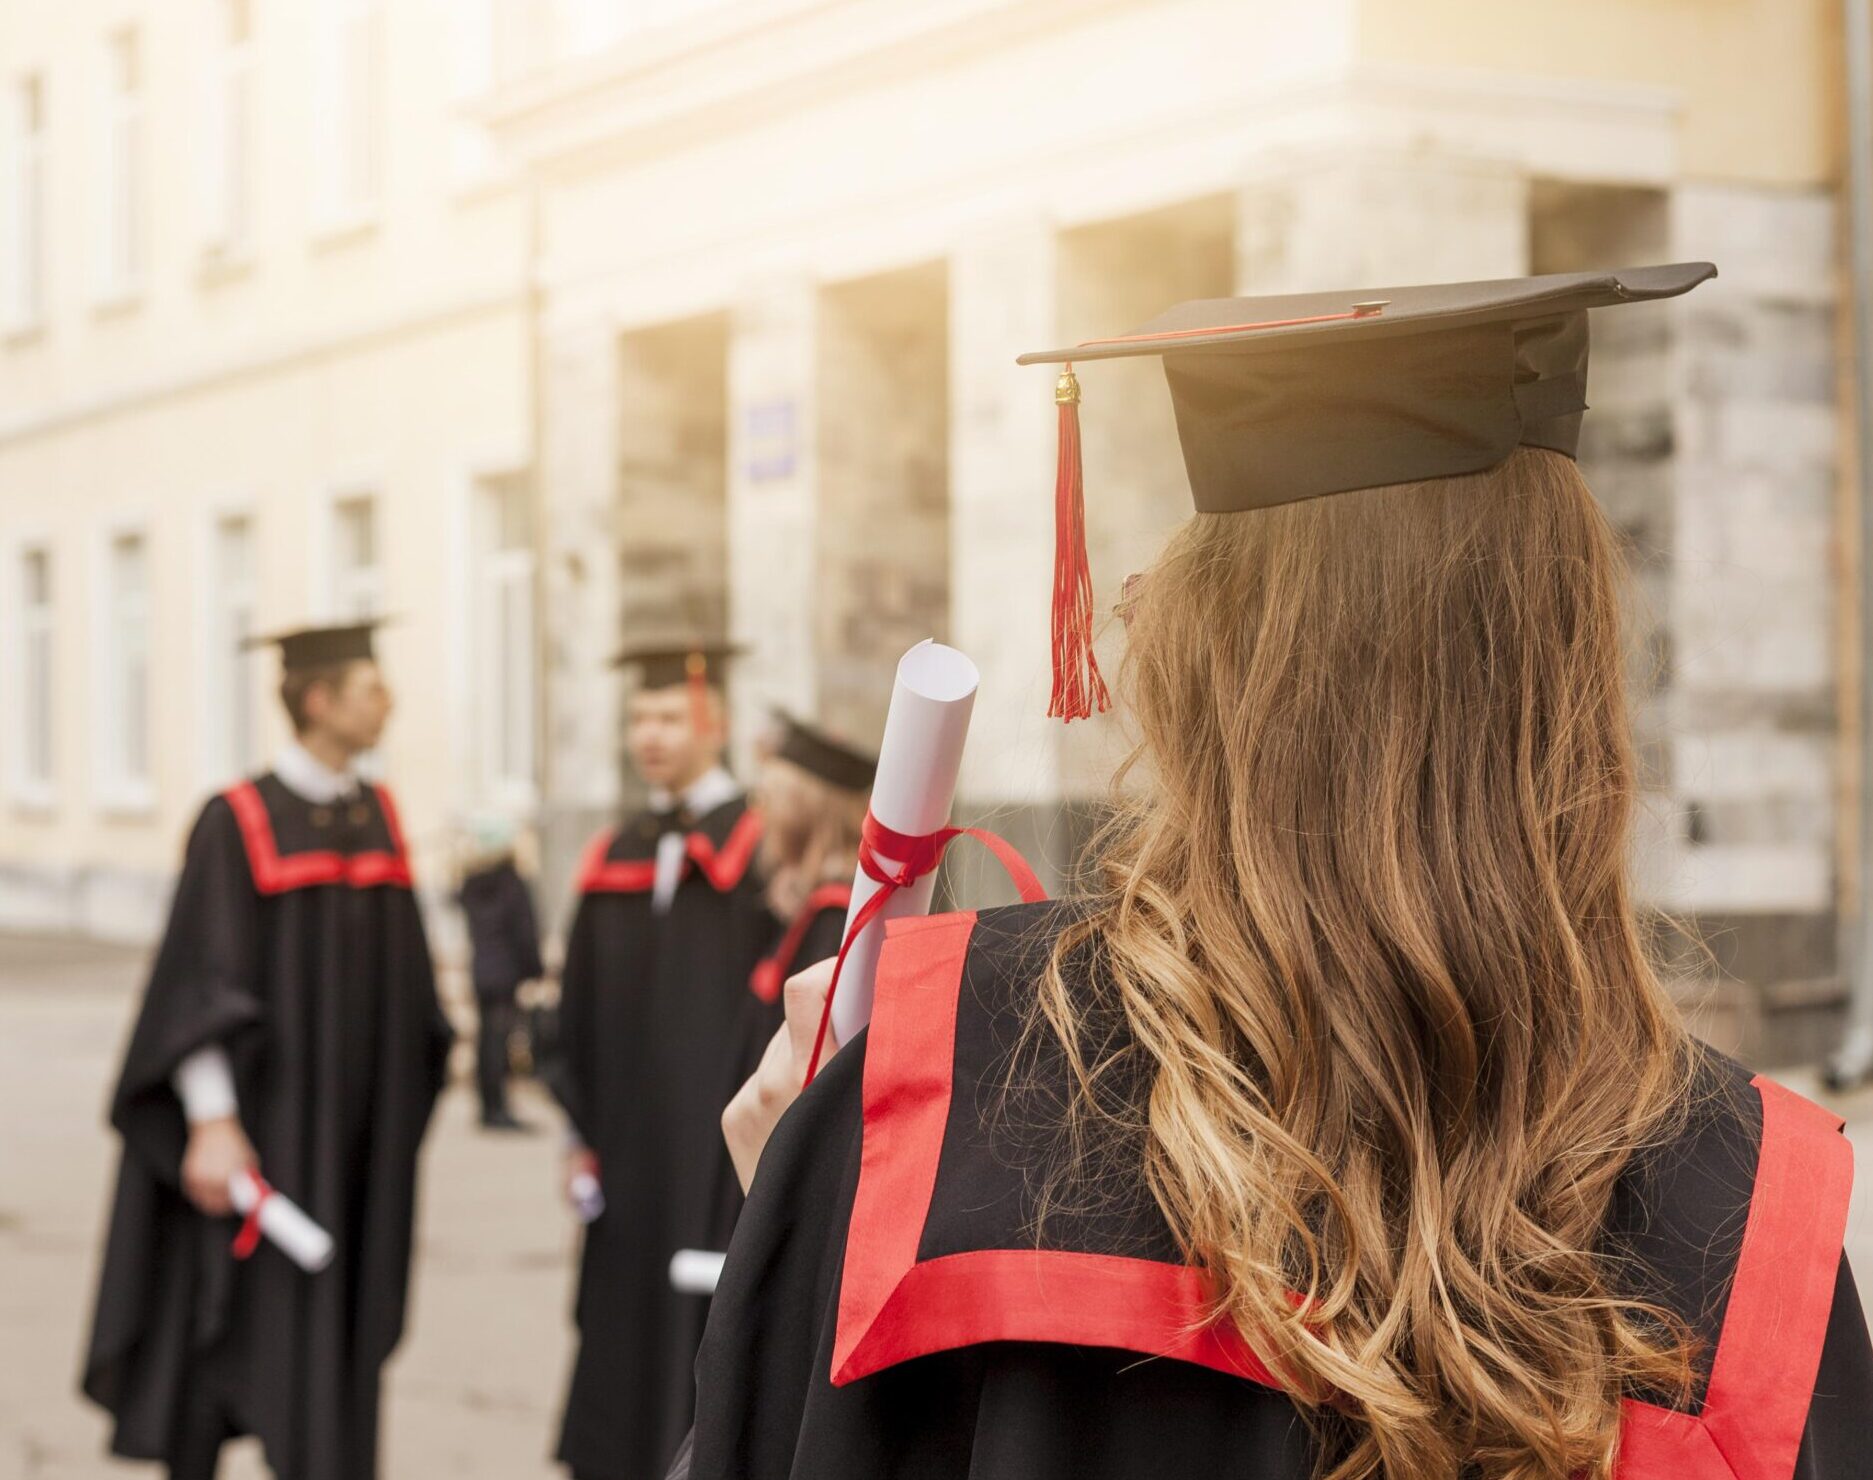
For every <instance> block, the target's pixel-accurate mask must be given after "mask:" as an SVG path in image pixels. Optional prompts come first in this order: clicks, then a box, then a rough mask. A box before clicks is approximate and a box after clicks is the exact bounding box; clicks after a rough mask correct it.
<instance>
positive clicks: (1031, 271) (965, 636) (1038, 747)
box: [949, 219, 1060, 809]
mask: <svg viewBox="0 0 1873 1480" xmlns="http://www.w3.org/2000/svg"><path fill="white" fill-rule="evenodd" d="M1054 264H1055V239H1054V232H1053V229H1052V228H1051V227H1050V226H1049V225H1048V224H1047V223H1045V222H1044V221H1041V220H1038V219H1034V220H1025V219H1024V220H1020V221H1015V222H1008V223H1004V224H1002V225H999V226H997V227H995V228H992V229H988V230H984V231H982V232H981V233H979V234H977V235H974V236H972V237H970V238H969V239H968V240H966V241H964V242H962V243H960V244H959V245H958V246H957V247H956V249H955V251H954V253H953V255H952V256H951V258H950V303H949V326H950V330H949V332H950V355H949V378H950V458H949V462H950V551H951V555H950V630H951V632H952V633H954V642H955V644H956V646H957V647H959V648H961V649H962V650H963V651H964V652H966V653H967V654H968V655H969V656H970V657H971V658H973V659H974V660H975V662H976V665H977V667H978V668H980V669H981V671H982V687H981V691H980V693H979V695H978V696H977V699H976V708H975V718H974V721H973V725H972V728H971V730H970V735H969V752H968V755H967V756H966V757H965V759H964V763H963V775H962V782H961V790H962V793H963V795H964V796H965V797H966V798H967V799H968V801H969V804H970V805H971V806H972V807H975V808H978V809H982V808H995V807H1005V806H1011V805H1013V806H1027V807H1043V808H1045V807H1051V806H1052V805H1053V804H1054V803H1056V802H1057V801H1058V799H1059V797H1060V774H1059V748H1058V744H1057V739H1056V733H1057V729H1058V721H1055V720H1049V719H1048V718H1047V701H1048V695H1049V687H1050V683H1051V677H1050V669H1049V667H1048V611H1049V604H1050V601H1051V594H1052V590H1053V584H1052V582H1053V538H1054V523H1053V477H1054V444H1055V412H1054V400H1053V382H1054V375H1053V372H1052V371H1051V370H1049V369H1045V368H1041V369H1027V370H1023V369H1020V368H1019V367H1017V366H1016V365H1015V362H1014V361H1015V356H1016V355H1018V354H1020V353H1021V352H1022V351H1024V350H1031V349H1038V348H1045V347H1046V346H1048V345H1051V344H1052V343H1053V341H1054V336H1055V333H1056V327H1055V325H1056V314H1055V282H1054Z"/></svg>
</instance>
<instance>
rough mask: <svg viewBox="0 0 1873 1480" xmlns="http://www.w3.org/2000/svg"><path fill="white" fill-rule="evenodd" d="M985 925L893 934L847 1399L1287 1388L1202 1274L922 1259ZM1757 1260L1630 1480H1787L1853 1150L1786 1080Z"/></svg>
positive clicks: (854, 1268)
mask: <svg viewBox="0 0 1873 1480" xmlns="http://www.w3.org/2000/svg"><path fill="white" fill-rule="evenodd" d="M975 922H976V917H975V915H974V914H972V913H961V914H950V915H933V916H929V917H927V918H923V919H903V920H894V921H892V922H891V923H890V924H889V925H888V926H887V927H886V942H885V946H884V949H883V951H882V953H881V955H880V958H879V962H878V971H877V986H876V994H875V998H874V1004H873V1009H872V1020H871V1029H870V1033H869V1035H868V1038H867V1047H866V1051H865V1074H864V1091H863V1095H864V1129H863V1144H862V1148H861V1154H860V1170H859V1183H858V1189H857V1192H856V1195H855V1197H854V1200H853V1206H852V1217H851V1224H850V1228H849V1232H848V1236H847V1241H846V1254H845V1267H844V1272H843V1276H842V1282H841V1285H840V1291H839V1312H838V1326H837V1330H836V1333H835V1337H834V1343H833V1354H832V1381H833V1383H834V1384H835V1385H836V1386H843V1385H845V1384H846V1383H850V1382H855V1381H857V1380H858V1379H860V1378H863V1377H866V1376H869V1375H870V1374H871V1373H874V1372H878V1371H881V1370H882V1369H884V1368H886V1367H891V1366H894V1365H896V1364H897V1363H899V1362H904V1361H908V1360H910V1359H911V1358H913V1357H919V1356H924V1355H927V1354H929V1353H931V1352H938V1351H948V1350H952V1349H954V1348H957V1347H963V1346H973V1345H977V1344H979V1343H982V1342H990V1341H1028V1342H1059V1343H1065V1344H1070V1345H1078V1346H1102V1347H1113V1348H1117V1349H1120V1350H1124V1351H1132V1352H1137V1353H1139V1354H1141V1355H1146V1356H1158V1357H1170V1358H1175V1359H1177V1360H1179V1361H1185V1362H1192V1363H1195V1364H1196V1365H1198V1366H1203V1367H1210V1368H1214V1369H1216V1370H1218V1371H1222V1372H1232V1373H1236V1374H1237V1375H1239V1376H1242V1377H1246V1378H1248V1379H1249V1380H1250V1381H1252V1382H1257V1383H1260V1384H1262V1385H1264V1386H1267V1387H1279V1383H1277V1382H1276V1381H1275V1379H1274V1377H1273V1376H1272V1374H1271V1373H1270V1371H1269V1369H1268V1367H1267V1365H1266V1364H1265V1363H1264V1362H1263V1361H1262V1360H1261V1359H1260V1358H1259V1357H1257V1356H1256V1354H1255V1352H1254V1350H1253V1349H1252V1348H1251V1346H1250V1344H1249V1343H1248V1342H1247V1341H1245V1340H1244V1339H1243V1337H1242V1335H1241V1333H1240V1332H1239V1331H1238V1330H1237V1329H1236V1328H1235V1327H1234V1326H1232V1325H1229V1324H1227V1323H1218V1322H1214V1321H1210V1320H1208V1319H1207V1316H1208V1312H1209V1309H1210V1305H1209V1298H1208V1297H1209V1293H1210V1282H1209V1280H1208V1279H1207V1277H1206V1276H1205V1275H1204V1274H1203V1272H1202V1271H1201V1270H1198V1269H1194V1268H1190V1267H1187V1266H1181V1265H1172V1264H1163V1263H1158V1262H1155V1261H1152V1260H1145V1259H1128V1258H1120V1257H1114V1256H1110V1255H1100V1254H1077V1253H1070V1252H1062V1251H1054V1250H1042V1249H983V1250H977V1251H972V1252H967V1253H958V1254H946V1255H943V1256H941V1257H939V1258H935V1259H926V1260H919V1259H918V1257H917V1247H918V1243H919V1241H920V1239H921V1237H922V1234H923V1227H924V1223H925V1220H926V1218H927V1217H928V1214H929V1210H930V1202H931V1197H932V1195H933V1193H934V1191H935V1187H936V1177H937V1164H938V1160H939V1158H940V1156H941V1153H942V1148H943V1136H944V1129H945V1126H946V1124H947V1121H948V1118H949V1106H950V1097H951V1092H952V1079H953V1075H954V1064H955V1048H956V1012H957V1003H958V1000H959V993H960V989H961V985H962V975H963V968H964V964H965V962H966V960H967V957H968V952H969V943H970V938H971V935H972V933H973V931H974V928H975ZM1752 1083H1753V1085H1754V1087H1755V1089H1756V1090H1757V1092H1758V1093H1759V1094H1760V1095H1761V1097H1762V1105H1763V1125H1762V1143H1761V1148H1760V1151H1759V1153H1758V1161H1757V1168H1756V1179H1755V1187H1754V1190H1753V1192H1752V1196H1751V1202H1750V1209H1749V1215H1748V1222H1747V1223H1746V1225H1745V1231H1744V1235H1743V1245H1742V1253H1741V1256H1740V1258H1739V1260H1738V1263H1737V1269H1736V1274H1735V1277H1734V1280H1733V1283H1732V1287H1731V1292H1730V1302H1729V1306H1728V1308H1727V1310H1726V1314H1725V1320H1724V1327H1723V1332H1722V1335H1721V1337H1720V1339H1719V1342H1718V1347H1717V1351H1716V1355H1715V1359H1714V1362H1713V1365H1712V1370H1711V1376H1710V1382H1709V1384H1708V1386H1707V1388H1706V1391H1705V1398H1704V1404H1703V1407H1702V1410H1701V1411H1700V1412H1699V1413H1698V1414H1696V1415H1692V1414H1688V1413H1680V1412H1676V1411H1673V1410H1670V1409H1665V1408H1660V1407H1657V1406H1655V1405H1652V1404H1649V1403H1642V1402H1639V1401H1637V1400H1632V1399H1629V1400H1627V1401H1626V1403H1625V1404H1624V1409H1625V1413H1624V1425H1623V1432H1622V1437H1621V1445H1620V1455H1619V1461H1618V1466H1617V1469H1616V1472H1615V1473H1616V1474H1617V1476H1618V1477H1619V1480H1771V1477H1774V1480H1786V1477H1787V1476H1788V1475H1789V1474H1790V1473H1791V1472H1792V1470H1793V1468H1794V1465H1795V1459H1796V1455H1797V1452H1798V1450H1799V1448H1800V1445H1801V1437H1802V1431H1803V1428H1804V1427H1805V1425H1806V1422H1807V1413H1808V1404H1809V1401H1810V1399H1811V1397H1812V1395H1813V1392H1814V1381H1815V1374H1816V1372H1817V1371H1818V1369H1819V1366H1820V1360H1821V1345H1822V1341H1823V1338H1824V1337H1825V1334H1826V1331H1827V1323H1828V1315H1829V1311H1830V1309H1831V1307H1832V1303H1833V1294H1834V1282H1835V1276H1836V1270H1837V1268H1838V1264H1839V1258H1840V1249H1841V1240H1842V1238H1843V1236H1844V1234H1845V1231H1846V1223H1847V1201H1848V1194H1849V1192H1850V1190H1851V1186H1852V1180H1853V1153H1852V1149H1851V1147H1850V1146H1849V1145H1848V1143H1847V1141H1846V1139H1845V1138H1844V1137H1843V1136H1841V1135H1840V1134H1839V1132H1840V1128H1841V1124H1842V1122H1841V1120H1840V1118H1839V1117H1838V1116H1835V1115H1833V1114H1832V1113H1830V1112H1829V1111H1826V1110H1824V1109H1822V1108H1820V1107H1819V1106H1816V1105H1813V1104H1811V1103H1809V1102H1808V1101H1807V1100H1804V1099H1802V1098H1801V1097H1800V1096H1799V1095H1796V1094H1794V1093H1792V1092H1791V1091H1789V1090H1786V1089H1784V1088H1782V1086H1780V1085H1778V1084H1776V1083H1774V1082H1773V1081H1771V1080H1768V1079H1765V1078H1762V1077H1761V1076H1758V1077H1757V1078H1756V1079H1755V1080H1753V1081H1752Z"/></svg>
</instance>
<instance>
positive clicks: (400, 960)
mask: <svg viewBox="0 0 1873 1480" xmlns="http://www.w3.org/2000/svg"><path fill="white" fill-rule="evenodd" d="M277 641H278V643H279V646H280V649H281V651H282V654H283V660H284V667H285V678H284V681H283V684H282V696H283V698H284V700H285V703H286V707H287V709H288V712H289V713H290V715H291V717H292V721H293V725H294V729H295V731H296V734H297V740H296V741H295V742H294V743H293V744H291V745H289V746H288V747H287V748H286V750H285V751H284V752H283V753H282V754H281V755H280V757H279V759H278V763H277V765H276V766H275V768H274V770H273V771H271V772H269V773H268V774H266V775H263V776H260V777H257V778H256V779H254V780H251V781H244V782H241V783H240V784H238V785H236V786H233V787H231V788H230V789H228V790H227V791H225V792H223V793H222V794H220V795H219V796H216V797H214V798H213V799H212V800H210V801H209V802H208V804H207V805H206V806H205V807H204V808H203V809H202V813H201V816H200V818H199V819H198V820H197V822H196V824H195V828H194V831H193V833H192V834H191V836H190V838H189V843H188V849H187V853H186V855H185V857H184V860H183V865H182V874H181V878H180V880H179V881H178V883H177V886H176V892H175V898H174V902H173V904H172V906H171V909H170V916H169V924H168V928H167V930H166V931H165V933H164V936H163V941H162V945H161V947H160V949H159V950H158V952H157V956H156V962H155V966H154V969H153V970H152V971H151V974H150V980H149V986H148V988H147V990H146V991H145V993H144V997H143V1002H142V1007H141V1009H140V1011H139V1014H138V1017H137V1022H136V1028H135V1031H134V1033H133V1034H132V1036H131V1040H130V1047H129V1051H128V1053H127V1054H126V1056H125V1060H124V1066H123V1073H122V1076H121V1078H120V1079H119V1081H118V1084H117V1089H116V1092H115V1094H114V1095H113V1096H112V1100H111V1111H110V1115H111V1124H112V1125H113V1126H114V1127H115V1129H116V1130H117V1132H118V1133H119V1134H120V1135H121V1136H122V1137H123V1143H124V1149H123V1157H122V1163H121V1167H120V1170H119V1172H118V1178H117V1192H116V1198H115V1201H114V1203H113V1206H112V1210H111V1218H110V1229H109V1234H108V1237H107V1241H106V1244H105V1249H104V1263H103V1273H102V1278H101V1280H100V1283H99V1287H98V1298H97V1308H96V1316H95V1323H94V1326H93V1330H92V1335H91V1343H90V1349H89V1351H88V1353H87V1355H86V1358H85V1365H84V1377H83V1386H84V1391H85V1392H86V1394H87V1395H88V1396H90V1397H91V1398H92V1399H94V1400H95V1401H96V1402H98V1403H100V1404H102V1405H103V1406H104V1407H105V1408H107V1409H109V1410H110V1412H111V1413H112V1415H113V1416H114V1418H115V1419H116V1428H115V1433H114V1436H113V1439H112V1446H111V1447H112V1450H113V1452H115V1453H117V1454H120V1455H124V1456H128V1457H132V1458H138V1459H160V1460H165V1461H167V1462H168V1464H169V1466H170V1472H171V1474H172V1475H173V1476H174V1477H176V1480H205V1477H209V1476H212V1475H213V1474H214V1473H215V1468H216V1461H217V1456H218V1454H219V1452H220V1449H221V1446H222V1444H223V1442H224V1441H225V1440H227V1439H230V1438H233V1437H235V1436H238V1435H243V1434H253V1435H257V1436H258V1437H259V1439H260V1440H261V1442H262V1444H263V1445H264V1447H265V1450H266V1456H267V1461H268V1463H269V1464H270V1465H271V1466H272V1467H273V1470H274V1472H275V1473H276V1474H278V1475H280V1476H282V1477H290V1480H369V1477H371V1476H373V1475H374V1474H375V1473H376V1466H377V1422H378V1390H379V1372H380V1369H381V1368H382V1366H383V1364H384V1361H385V1359H386V1358H388V1357H389V1355H390V1353H391V1351H392V1350H393V1348H395V1346H396V1344H397V1341H398V1338H399V1336H400V1335H401V1333H402V1330H403V1317H404V1304H405V1295H406V1291H407V1289H408V1284H409V1266H410V1245H411V1223H412V1218H413V1214H414V1203H415V1190H416V1162H417V1150H418V1147H419V1146H420V1144H421V1142H422V1139H423V1133H424V1130H425V1128H426V1127H427V1125H428V1123H429V1116H430V1110H431V1107H432V1106H433V1104H434V1102H435V1099H436V1095H437V1093H438V1091H439V1090H440V1089H441V1087H442V1083H443V1074H444V1063H445V1059H446V1057H447V1052H448V1047H449V1042H450V1031H449V1026H448V1023H447V1020H446V1019H445V1018H444V1017H443V1015H442V1011H441V1008H440V1007H439V1005H438V1003H437V1000H436V990H435V981H434V977H433V975H432V972H431V969H430V959H429V949H428V946H427V944H426V942H425V939H424V935H423V922H422V919H421V916H420V915H419V913H418V910H417V905H416V900H415V897H414V895H413V894H412V892H411V881H410V864H409V857H408V854H407V852H406V851H405V847H404V840H403V835H402V833H401V831H400V829H399V826H398V822H397V813H396V808H395V806H394V805H393V804H392V802H391V799H390V794H389V793H388V792H387V791H386V790H384V789H383V788H382V787H378V786H372V785H369V784H366V783H364V782H362V781H361V780H360V779H359V778H358V776H357V774H356V772H355V770H354V769H353V762H354V760H355V759H356V757H358V756H359V755H361V754H363V753H364V752H365V751H367V750H369V749H371V748H372V747H373V746H375V745H376V744H377V741H378V738H379V735H380V733H381V732H382V729H383V726H384V722H385V720H386V718H387V717H388V715H389V712H390V707H391V699H390V693H389V690H388V689H387V688H386V686H385V684H384V681H383V678H382V676H381V674H380V673H379V671H378V668H377V665H376V663H375V661H374V659H373V656H372V648H371V627H370V626H369V625H363V626H353V627H345V628H327V629H318V630H312V631H305V632H298V633H294V634H290V635H288V636H285V637H283V638H280V639H277ZM243 1168H252V1169H255V1170H257V1171H258V1173H259V1175H260V1176H261V1177H262V1178H264V1179H265V1181H266V1183H267V1184H269V1185H270V1186H271V1187H273V1188H276V1189H277V1190H278V1191H279V1192H280V1193H282V1194H284V1195H285V1196H287V1197H289V1198H291V1199H292V1200H293V1201H294V1202H295V1203H297V1204H298V1205H299V1206H300V1207H301V1208H303V1209H304V1210H305V1211H306V1212H307V1213H308V1214H310V1215H311V1217H312V1218H313V1219H314V1220H315V1221H316V1222H318V1223H319V1224H320V1225H322V1226H323V1227H324V1228H325V1229H326V1230H327V1231H328V1232H330V1233H331V1234H332V1236H333V1238H334V1240H335V1243H336V1251H335V1256H334V1258H333V1261H332V1263H331V1264H330V1265H329V1266H328V1267H327V1268H325V1269H323V1270H321V1271H319V1272H318V1273H316V1274H308V1273H306V1272H304V1271H302V1270H301V1269H299V1268H298V1267H297V1266H296V1265H294V1264H293V1263H291V1262H290V1261H289V1260H288V1259H287V1258H286V1257H285V1256H284V1255H283V1254H282V1253H280V1252H279V1251H278V1250H277V1249H275V1248H273V1247H272V1246H271V1245H269V1244H265V1243H262V1244H260V1245H259V1247H258V1248H257V1249H255V1250H254V1251H253V1253H252V1255H251V1257H250V1258H246V1259H244V1260H242V1259H237V1257H236V1255H235V1254H234V1253H233V1252H231V1251H230V1244H231V1242H232V1241H233V1240H234V1239H235V1237H236V1233H237V1230H238V1229H239V1225H240V1220H239V1219H237V1218H235V1217H232V1216H230V1194H229V1180H230V1178H231V1177H232V1176H233V1175H234V1174H235V1173H236V1172H238V1171H240V1170H242V1169H243Z"/></svg>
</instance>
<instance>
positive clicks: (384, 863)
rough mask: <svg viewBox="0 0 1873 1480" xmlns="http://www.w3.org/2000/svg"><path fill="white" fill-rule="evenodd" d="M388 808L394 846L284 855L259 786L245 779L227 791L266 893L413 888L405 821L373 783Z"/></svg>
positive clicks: (373, 790)
mask: <svg viewBox="0 0 1873 1480" xmlns="http://www.w3.org/2000/svg"><path fill="white" fill-rule="evenodd" d="M370 790H371V793H372V795H374V796H375V797H376V798H377V805H378V807H379V808H380V809H381V810H382V811H383V814H384V825H385V827H386V828H388V829H389V832H390V842H391V851H389V852H387V853H386V852H383V851H381V850H378V851H373V852H369V853H332V852H324V851H320V852H313V853H288V854H284V855H282V854H281V852H280V848H279V840H278V838H277V837H276V836H275V835H274V831H273V818H272V815H271V814H270V813H269V812H268V811H267V804H266V799H265V798H263V797H262V796H261V795H260V788H259V787H257V786H256V785H255V784H254V783H253V782H251V781H243V782H240V783H239V784H237V785H235V786H231V787H229V788H228V789H227V790H226V791H224V792H223V793H222V795H223V796H224V797H226V798H227V801H228V805H229V806H230V807H232V808H233V809H234V820H235V822H236V824H237V825H238V826H239V827H240V830H241V843H242V846H243V847H244V848H245V849H246V851H247V867H248V870H249V871H250V872H251V873H252V874H253V877H254V887H255V888H256V889H258V890H259V891H260V892H261V893H262V894H285V893H288V892H289V891H291V890H294V889H310V888H313V887H314V886H316V885H320V884H349V885H350V886H351V887H352V888H354V889H375V888H379V887H382V886H385V885H389V886H392V887H395V888H402V889H408V888H409V887H411V882H412V876H411V873H410V859H409V850H408V848H407V847H406V846H405V844H404V841H403V825H402V823H401V821H400V820H399V818H398V815H397V804H396V802H395V801H394V800H392V798H391V795H390V792H389V791H388V790H387V789H386V788H384V787H382V786H373V787H371V788H370Z"/></svg>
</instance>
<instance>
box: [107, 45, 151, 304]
mask: <svg viewBox="0 0 1873 1480" xmlns="http://www.w3.org/2000/svg"><path fill="white" fill-rule="evenodd" d="M104 68H105V73H104V80H105V97H104V169H103V173H102V176H101V184H102V190H103V198H102V200H101V202H100V205H101V210H100V212H99V218H98V219H99V227H100V234H99V240H98V280H99V287H100V289H101V291H102V294H103V296H104V297H105V298H107V299H108V298H120V297H123V296H124V295H126V294H129V293H132V292H134V291H135V290H136V287H137V281H138V275H139V274H140V273H141V271H142V268H143V172H144V169H145V163H144V147H143V128H144V105H143V104H144V100H143V58H142V46H141V43H140V42H139V40H138V37H137V32H136V30H135V28H134V27H126V28H124V29H123V30H121V31H118V32H116V33H115V34H113V35H112V36H111V37H110V38H109V39H108V40H107V41H106V43H105V54H104Z"/></svg>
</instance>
